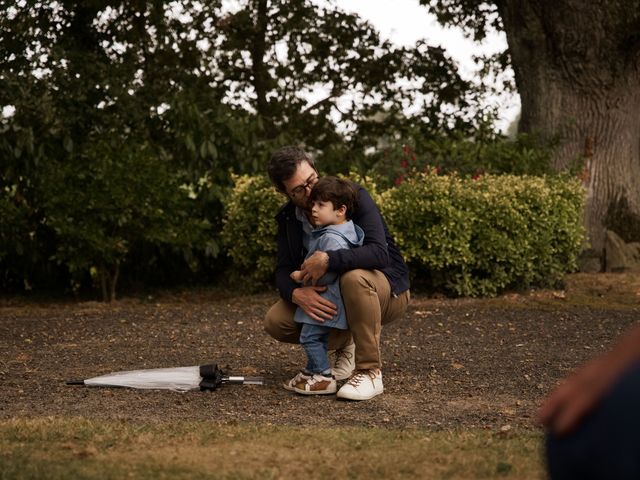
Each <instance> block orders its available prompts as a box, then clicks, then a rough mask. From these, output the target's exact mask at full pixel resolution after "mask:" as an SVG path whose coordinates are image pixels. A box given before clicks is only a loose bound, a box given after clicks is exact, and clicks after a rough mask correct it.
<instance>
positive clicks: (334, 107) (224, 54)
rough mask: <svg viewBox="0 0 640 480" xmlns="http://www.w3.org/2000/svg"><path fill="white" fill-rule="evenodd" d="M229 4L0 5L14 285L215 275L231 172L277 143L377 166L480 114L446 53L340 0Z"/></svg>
mask: <svg viewBox="0 0 640 480" xmlns="http://www.w3.org/2000/svg"><path fill="white" fill-rule="evenodd" d="M227 3H228V2H227ZM224 4H225V2H222V1H220V0H216V1H211V2H204V3H203V2H198V1H192V0H178V1H172V2H165V1H161V0H148V1H142V2H133V3H131V2H125V1H123V0H116V1H106V0H105V1H101V0H97V1H91V2H79V1H65V2H2V1H0V7H1V8H0V27H1V28H0V108H2V111H3V115H2V117H1V118H0V159H1V163H0V213H1V214H2V232H1V233H0V272H1V275H0V283H1V286H2V287H3V288H11V289H14V290H19V289H23V288H27V289H29V288H35V289H42V288H47V287H51V286H57V287H60V286H66V287H67V288H69V287H71V288H73V289H76V288H78V287H82V286H91V285H92V284H93V285H95V286H99V285H101V284H102V285H103V286H104V280H105V278H106V279H107V280H111V283H112V285H111V287H112V288H108V289H105V288H103V293H104V292H105V290H107V293H108V294H105V297H108V296H109V295H111V293H113V292H114V290H113V288H115V281H116V280H117V277H118V275H120V277H121V278H122V279H123V280H124V281H125V284H130V283H131V281H132V280H134V279H135V280H136V281H138V282H143V283H146V282H155V281H156V280H157V279H158V278H169V277H170V278H169V280H168V281H169V282H174V283H175V282H180V281H185V280H188V279H191V278H199V279H204V278H211V277H212V276H215V275H219V274H220V272H221V270H222V266H223V264H224V261H225V258H226V256H225V255H224V254H225V253H226V252H223V251H222V248H221V247H222V245H221V232H222V218H223V200H224V195H225V192H226V191H227V188H229V187H230V186H231V185H232V180H231V175H232V174H247V173H252V174H253V173H258V172H263V171H264V169H265V163H266V159H267V158H268V155H269V153H270V152H271V151H272V150H273V149H274V148H276V147H277V146H281V145H283V144H286V143H296V144H304V145H305V146H306V147H307V148H308V149H309V150H310V151H311V152H313V153H314V154H315V155H316V157H317V158H318V159H320V160H322V161H323V162H324V165H326V168H327V170H329V171H332V172H334V173H337V172H347V171H349V170H350V169H351V167H352V166H356V167H360V169H361V170H362V171H366V170H367V169H368V168H369V166H370V165H371V161H372V160H375V156H371V155H369V154H365V152H370V151H371V150H372V149H373V150H376V149H377V146H378V143H379V141H380V138H381V137H382V136H385V137H386V138H388V139H390V140H391V141H392V143H393V142H397V141H399V140H398V139H400V138H404V137H406V136H407V134H406V132H409V131H411V132H414V133H415V135H422V136H425V135H427V136H437V135H448V134H450V133H451V132H454V131H456V132H458V131H459V132H466V133H467V134H470V133H471V132H473V131H474V130H475V129H476V128H478V126H479V125H480V124H485V123H487V122H486V118H487V112H482V113H480V114H476V112H477V111H479V110H481V109H480V107H479V105H480V104H481V97H482V91H481V89H480V88H477V87H475V86H474V85H473V84H471V83H469V82H466V81H464V80H463V79H461V78H460V76H459V75H458V73H457V68H456V65H455V64H454V62H453V61H451V60H450V59H449V58H448V57H447V56H446V55H445V54H444V52H443V50H442V49H440V48H435V47H430V46H428V45H426V44H419V45H416V46H415V47H412V48H399V47H395V46H393V45H392V44H391V43H390V42H388V41H384V40H382V39H381V38H380V37H379V35H378V33H377V32H376V31H375V29H374V28H373V27H372V26H371V25H369V24H368V23H366V22H364V21H363V20H361V19H360V18H358V17H357V16H356V15H353V14H349V13H346V12H343V11H341V10H340V9H339V8H337V6H336V5H334V4H329V5H328V6H318V5H315V4H313V3H311V2H309V1H305V0H296V1H283V0H269V1H267V0H246V1H243V2H238V3H237V4H235V5H233V6H230V5H226V6H225V5H224ZM312 92H313V95H311V93H312ZM408 104H411V105H414V106H416V108H414V109H413V111H414V113H412V114H411V115H410V116H407V115H404V114H403V113H402V112H403V106H405V105H408ZM138 204H139V205H138ZM161 211H162V214H159V212H161ZM178 225H179V226H180V228H178V230H176V228H177V226H178ZM205 230H206V240H205V238H204V237H203V233H204V232H205ZM172 232H174V233H175V232H178V233H179V234H177V235H173V234H172ZM118 266H121V267H122V268H119V267H118ZM168 271H173V272H188V271H191V272H193V273H191V274H189V273H187V274H184V275H182V274H180V275H179V274H174V275H167V273H166V272H168ZM107 283H108V282H107ZM109 291H112V292H111V293H109Z"/></svg>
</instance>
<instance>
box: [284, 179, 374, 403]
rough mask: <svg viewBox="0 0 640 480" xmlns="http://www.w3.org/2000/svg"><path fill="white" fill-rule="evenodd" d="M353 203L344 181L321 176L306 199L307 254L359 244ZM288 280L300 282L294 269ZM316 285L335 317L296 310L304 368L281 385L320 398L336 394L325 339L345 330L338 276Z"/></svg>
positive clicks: (354, 196)
mask: <svg viewBox="0 0 640 480" xmlns="http://www.w3.org/2000/svg"><path fill="white" fill-rule="evenodd" d="M356 202H357V193H356V191H355V189H354V188H353V187H352V186H351V183H350V182H348V181H347V180H342V179H339V178H336V177H323V178H321V179H320V180H318V182H317V183H316V184H315V186H314V187H313V190H312V191H311V193H310V196H309V203H310V206H311V223H312V224H313V225H314V227H315V228H314V229H313V230H312V231H311V241H310V242H309V253H308V254H307V258H308V257H309V256H310V255H312V254H313V252H315V251H318V250H319V251H322V252H327V251H330V250H341V249H345V248H352V247H355V246H360V245H362V241H363V239H364V232H363V231H362V229H361V228H360V227H359V226H357V225H356V224H354V223H353V222H352V221H351V220H350V218H351V215H352V213H353V210H354V208H355V206H356ZM291 278H292V279H293V280H295V281H296V282H299V283H302V280H303V279H302V273H301V272H300V270H296V271H295V272H292V273H291ZM318 285H326V286H327V289H326V290H325V291H324V292H321V293H320V295H322V296H323V297H324V298H326V299H327V300H329V301H330V302H332V303H333V304H335V305H336V308H337V314H336V316H335V317H333V318H332V319H331V320H327V321H325V322H322V323H321V322H318V321H316V320H314V319H312V318H311V317H309V316H308V315H307V314H306V313H305V312H304V310H302V309H301V308H298V309H297V310H296V313H295V317H294V319H295V321H296V322H298V323H302V331H301V332H300V343H301V344H302V346H303V347H304V350H305V353H306V354H307V366H306V368H305V369H303V370H302V371H301V372H300V373H298V375H296V376H295V377H294V378H292V379H291V380H289V381H288V382H286V383H285V384H284V387H285V388H286V389H287V390H292V391H294V392H297V393H301V394H304V395H323V394H332V393H336V391H337V386H336V380H335V378H334V377H333V376H332V374H331V366H330V364H329V359H328V357H327V339H328V337H329V332H330V331H331V329H332V328H340V329H343V330H346V329H347V328H348V325H347V317H346V314H345V312H344V304H343V302H342V296H341V295H340V276H339V275H338V274H337V273H335V272H327V273H326V274H325V275H324V276H323V277H322V278H321V279H320V280H319V281H318Z"/></svg>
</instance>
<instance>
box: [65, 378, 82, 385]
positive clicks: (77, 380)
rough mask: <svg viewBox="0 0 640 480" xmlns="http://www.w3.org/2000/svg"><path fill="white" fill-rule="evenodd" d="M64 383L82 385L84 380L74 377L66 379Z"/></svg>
mask: <svg viewBox="0 0 640 480" xmlns="http://www.w3.org/2000/svg"><path fill="white" fill-rule="evenodd" d="M66 384H67V385H84V380H82V379H79V378H75V379H71V380H67V382H66Z"/></svg>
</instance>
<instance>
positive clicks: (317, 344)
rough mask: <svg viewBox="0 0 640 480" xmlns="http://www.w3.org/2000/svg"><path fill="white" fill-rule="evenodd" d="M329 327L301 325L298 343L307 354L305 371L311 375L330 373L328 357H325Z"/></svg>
mask: <svg viewBox="0 0 640 480" xmlns="http://www.w3.org/2000/svg"><path fill="white" fill-rule="evenodd" d="M330 331H331V327H325V326H324V325H320V324H318V325H312V324H310V323H303V324H302V331H301V332H300V343H301V344H302V346H303V347H304V351H305V353H306V354H307V371H309V372H311V373H324V372H327V371H331V365H329V357H328V355H327V340H328V339H329V332H330Z"/></svg>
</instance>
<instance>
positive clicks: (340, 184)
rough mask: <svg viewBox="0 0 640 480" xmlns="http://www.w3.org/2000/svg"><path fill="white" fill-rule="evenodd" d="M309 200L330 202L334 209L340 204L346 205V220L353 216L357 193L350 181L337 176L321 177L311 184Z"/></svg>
mask: <svg viewBox="0 0 640 480" xmlns="http://www.w3.org/2000/svg"><path fill="white" fill-rule="evenodd" d="M309 201H310V202H314V201H322V202H331V203H332V204H333V208H334V210H337V209H338V208H340V207H341V206H342V205H344V206H345V207H347V220H350V219H351V217H352V216H353V212H354V210H355V209H356V208H357V207H358V193H357V192H356V189H355V188H354V187H353V185H352V184H351V182H349V181H348V180H343V179H341V178H338V177H322V178H321V179H320V180H318V182H317V183H316V184H315V185H314V186H313V189H312V190H311V193H310V194H309Z"/></svg>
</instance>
